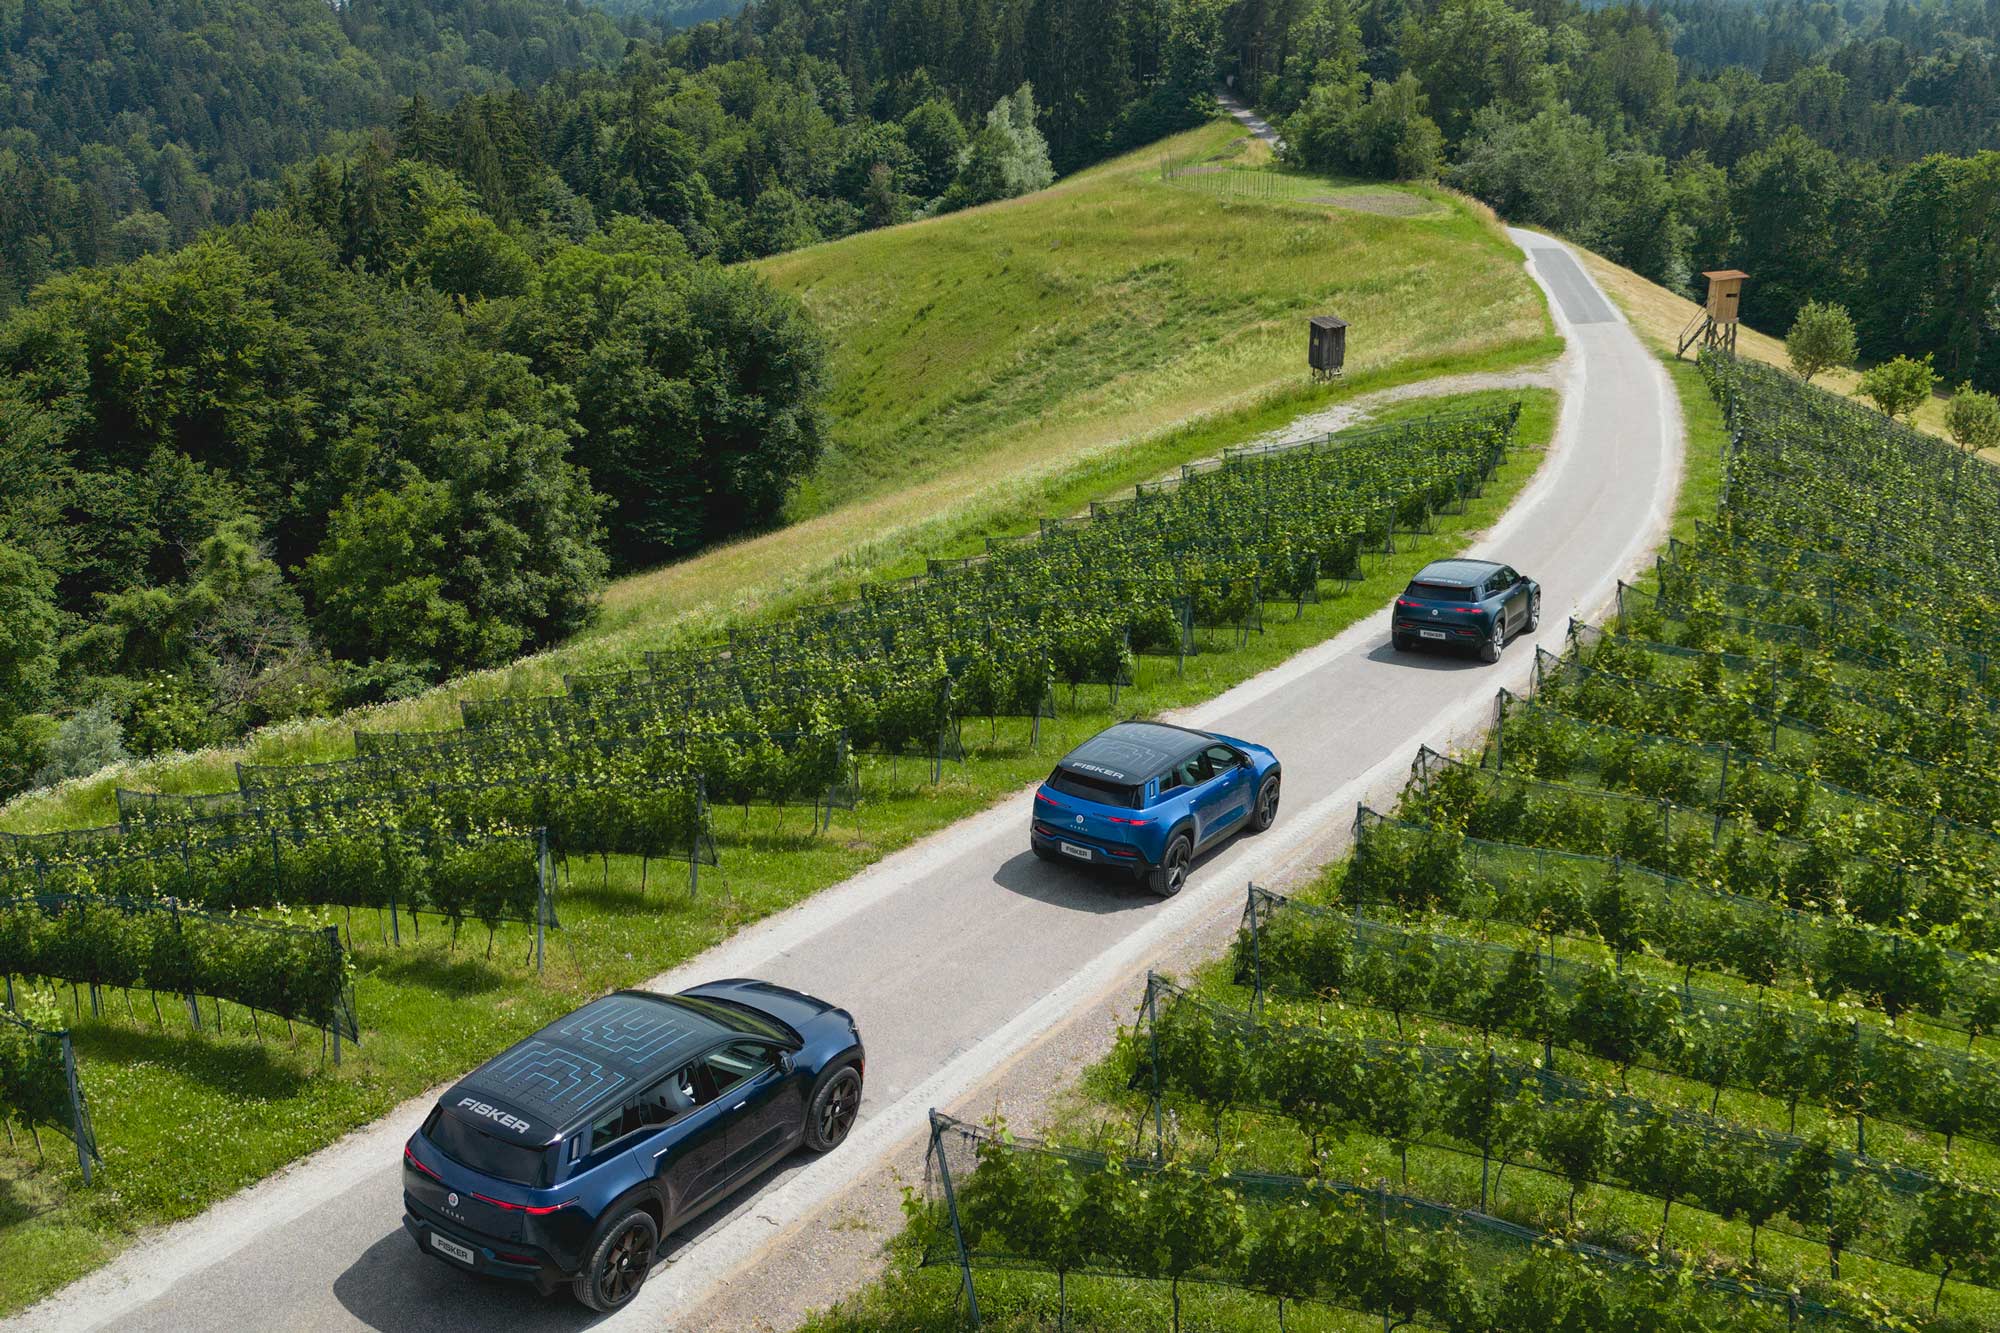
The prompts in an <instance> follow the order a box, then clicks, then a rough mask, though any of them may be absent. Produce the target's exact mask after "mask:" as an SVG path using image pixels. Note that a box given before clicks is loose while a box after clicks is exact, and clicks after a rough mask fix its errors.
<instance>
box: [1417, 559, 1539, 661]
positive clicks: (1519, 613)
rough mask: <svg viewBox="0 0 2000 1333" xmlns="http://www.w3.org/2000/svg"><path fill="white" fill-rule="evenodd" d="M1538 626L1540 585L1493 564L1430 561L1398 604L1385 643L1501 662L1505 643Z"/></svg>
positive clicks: (1522, 575)
mask: <svg viewBox="0 0 2000 1333" xmlns="http://www.w3.org/2000/svg"><path fill="white" fill-rule="evenodd" d="M1541 623H1542V585H1541V584H1539V583H1537V582H1535V581H1534V580H1533V579H1531V578H1529V577H1528V576H1527V575H1525V574H1521V573H1518V572H1517V571H1515V570H1514V569H1513V568H1512V567H1511V566H1509V565H1497V564H1495V563H1493V562H1492V561H1491V560H1433V561H1432V562H1431V563H1430V564H1428V565H1425V566H1424V567H1423V569H1422V570H1420V571H1419V572H1418V574H1417V576H1416V578H1414V579H1412V580H1410V586H1409V587H1407V588H1405V589H1404V590H1403V595H1402V596H1400V597H1398V598H1397V599H1396V609H1395V611H1393V612H1392V613H1391V616H1390V621H1389V642H1390V643H1391V644H1392V645H1393V646H1394V647H1395V648H1396V649H1397V650H1398V651H1399V652H1410V651H1411V650H1413V649H1416V648H1471V649H1474V650H1476V651H1477V652H1478V653H1479V655H1480V657H1482V658H1484V659H1485V660H1486V661H1488V662H1497V661H1499V660H1500V654H1501V653H1503V652H1505V651H1506V649H1507V641H1508V640H1509V639H1511V638H1513V637H1514V636H1515V635H1516V634H1520V633H1523V632H1528V631H1532V630H1534V629H1536V628H1538V627H1539V626H1540V625H1541Z"/></svg>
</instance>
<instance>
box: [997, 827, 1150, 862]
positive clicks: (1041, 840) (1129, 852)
mask: <svg viewBox="0 0 2000 1333" xmlns="http://www.w3.org/2000/svg"><path fill="white" fill-rule="evenodd" d="M1028 838H1029V841H1031V842H1032V843H1033V844H1034V845H1035V846H1036V847H1039V848H1041V849H1042V850H1043V851H1045V852H1048V853H1050V854H1051V855H1053V856H1054V857H1056V858H1057V859H1058V860H1063V861H1074V862H1076V863H1077V864H1078V865H1080V866H1081V865H1089V866H1100V867H1104V868H1107V869H1113V870H1122V871H1124V872H1125V873H1126V874H1128V875H1134V876H1138V875H1144V874H1146V872H1148V871H1150V870H1151V869H1152V868H1153V865H1152V863H1151V862H1150V861H1148V860H1147V859H1146V854H1145V853H1144V852H1142V851H1140V850H1139V849H1138V848H1137V847H1121V848H1118V849H1117V850H1116V851H1113V850H1111V849H1110V848H1109V847H1108V846H1106V845H1105V844H1102V843H1099V842H1096V841H1094V840H1092V839H1090V838H1085V837H1081V836H1077V835H1070V836H1064V835H1062V834H1060V833H1057V832H1056V831H1055V830H1054V829H1052V828H1050V827H1049V826H1047V825H1045V824H1043V822H1042V821H1041V820H1039V819H1037V820H1033V821H1031V822H1030V823H1029V825H1028ZM1072 849H1075V850H1072ZM1078 852H1082V853H1086V854H1085V855H1079V854H1078ZM1120 853H1124V854H1123V855H1121V854H1120Z"/></svg>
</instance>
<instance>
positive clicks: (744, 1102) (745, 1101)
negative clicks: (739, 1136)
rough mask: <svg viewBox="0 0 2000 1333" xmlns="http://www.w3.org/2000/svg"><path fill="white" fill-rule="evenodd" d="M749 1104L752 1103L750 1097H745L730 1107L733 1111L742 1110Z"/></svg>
mask: <svg viewBox="0 0 2000 1333" xmlns="http://www.w3.org/2000/svg"><path fill="white" fill-rule="evenodd" d="M749 1104H750V1099H749V1098H748V1097H745V1098H744V1099H743V1100H742V1101H740V1102H738V1103H736V1105H734V1106H732V1107H730V1108H729V1109H730V1110H732V1111H740V1110H742V1109H743V1108H744V1107H746V1106H748V1105H749Z"/></svg>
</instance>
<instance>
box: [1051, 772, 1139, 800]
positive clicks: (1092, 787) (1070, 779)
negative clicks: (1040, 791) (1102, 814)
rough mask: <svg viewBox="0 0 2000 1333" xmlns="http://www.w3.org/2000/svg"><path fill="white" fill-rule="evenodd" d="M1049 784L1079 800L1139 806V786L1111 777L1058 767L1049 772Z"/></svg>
mask: <svg viewBox="0 0 2000 1333" xmlns="http://www.w3.org/2000/svg"><path fill="white" fill-rule="evenodd" d="M1049 785H1050V786H1051V787H1054V788H1055V789H1056V790H1057V791H1059V792H1061V793H1062V794H1063V795H1065V796H1074V797H1076V798H1077V799H1078V800H1079V801H1096V802H1097V803H1098V804H1099V805H1122V806H1124V807H1125V808H1126V809H1128V810H1136V809H1138V808H1139V788H1137V787H1128V786H1126V785H1125V784H1124V783H1122V782H1113V781H1111V779H1109V778H1099V777H1093V776H1091V775H1090V774H1088V773H1072V772H1070V771H1069V770H1068V769H1066V768H1057V769H1056V771H1055V772H1053V773H1051V774H1049Z"/></svg>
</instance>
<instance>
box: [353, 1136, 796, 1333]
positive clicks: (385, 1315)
mask: <svg viewBox="0 0 2000 1333" xmlns="http://www.w3.org/2000/svg"><path fill="white" fill-rule="evenodd" d="M815 1160H816V1158H815V1157H814V1155H813V1154H812V1153H810V1152H806V1151H804V1150H803V1149H801V1150H800V1151H797V1152H794V1153H791V1154H790V1155H788V1156H786V1157H783V1158H781V1159H779V1160H778V1161H776V1162H774V1163H772V1164H771V1165H770V1166H768V1167H766V1168H764V1170H762V1171H760V1172H758V1173H757V1174H756V1175H755V1176H752V1177H751V1178H750V1179H749V1180H746V1181H745V1182H744V1183H743V1184H741V1185H739V1186H737V1187H736V1188H735V1189H734V1190H732V1191H730V1193H729V1194H728V1195H726V1196H724V1197H723V1198H722V1199H721V1200H720V1201H719V1202H717V1203H716V1204H715V1206H714V1207H712V1208H710V1209H708V1210H707V1211H706V1212H704V1213H703V1214H702V1215H701V1216H700V1217H698V1218H696V1219H695V1220H694V1221H692V1222H690V1223H688V1224H687V1225H686V1226H684V1227H681V1228H679V1229H677V1230H676V1231H674V1232H673V1233H672V1234H671V1235H669V1236H668V1237H667V1238H666V1240H665V1241H664V1242H662V1244H661V1246H660V1253H659V1256H658V1257H657V1258H656V1259H655V1260H654V1262H653V1268H652V1271H651V1273H650V1274H649V1275H648V1278H647V1280H648V1281H649V1282H650V1281H657V1280H659V1278H660V1276H661V1275H662V1274H663V1273H665V1272H666V1271H667V1269H668V1268H670V1267H671V1266H672V1263H673V1260H674V1259H676V1258H677V1257H679V1256H680V1255H681V1254H684V1253H686V1252H687V1250H688V1249H689V1248H690V1247H691V1246H693V1245H696V1244H699V1243H700V1241H701V1239H702V1238H703V1237H704V1236H706V1235H707V1234H708V1233H709V1232H710V1231H713V1230H717V1229H719V1228H721V1227H722V1226H724V1225H725V1224H727V1223H729V1222H731V1221H733V1220H735V1218H736V1216H737V1214H738V1213H739V1212H740V1211H742V1210H743V1209H744V1208H746V1207H747V1206H750V1205H752V1204H753V1203H754V1201H755V1200H756V1198H757V1197H758V1196H759V1195H760V1194H762V1193H763V1192H764V1191H766V1190H768V1189H770V1188H771V1187H772V1186H773V1185H776V1184H778V1183H780V1182H781V1181H782V1180H783V1179H784V1178H785V1177H786V1176H787V1175H790V1174H791V1173H792V1172H794V1171H797V1170H799V1169H801V1168H803V1167H805V1166H807V1165H809V1164H810V1163H812V1162H813V1161H815ZM333 1295H334V1299H335V1300H337V1301H339V1302H340V1304H341V1307H342V1308H343V1309H345V1310H346V1311H347V1312H348V1313H349V1314H350V1315H352V1316H354V1318H355V1319H357V1320H359V1321H360V1322H361V1323H363V1324H366V1325H367V1326H368V1327H370V1328H373V1329H378V1330H380V1333H414V1331H415V1330H418V1329H421V1330H424V1333H451V1330H455V1329H466V1330H478V1333H491V1331H492V1330H493V1329H496V1328H504V1329H506V1330H507V1331H508V1333H575V1331H576V1330H580V1329H586V1328H590V1327H592V1326H593V1325H595V1324H597V1323H598V1322H599V1321H601V1320H602V1319H604V1318H605V1316H603V1315H600V1314H597V1313H595V1312H593V1311H591V1310H587V1309H585V1308H584V1307H583V1306H582V1305H580V1304H578V1303H577V1301H576V1300H575V1299H573V1298H572V1297H571V1295H570V1293H569V1290H568V1288H563V1289H561V1290H558V1291H557V1292H555V1294H553V1295H550V1296H543V1295H541V1294H540V1293H539V1292H537V1291H536V1290H535V1288H534V1286H533V1285H532V1284H530V1283H526V1282H510V1281H506V1280H503V1279H499V1278H484V1277H478V1276H475V1275H474V1274H471V1273H463V1272H458V1271H456V1270H454V1269H453V1268H452V1267H451V1266H450V1265H449V1264H447V1263H446V1262H444V1261H443V1260H441V1259H432V1258H430V1257H429V1256H428V1255H425V1254H422V1253H420V1252H419V1251H418V1249H417V1246H416V1243H415V1242H414V1241H412V1240H411V1239H410V1235H409V1233H408V1232H407V1231H405V1230H403V1228H402V1227H400V1226H399V1227H397V1228H396V1229H395V1230H394V1231H393V1232H390V1233H389V1234H388V1235H385V1236H383V1237H382V1239H380V1240H378V1241H376V1242H375V1243H374V1244H373V1245H371V1246H369V1247H368V1249H367V1250H366V1251H365V1252H364V1253H363V1254H362V1256H361V1257H360V1258H359V1259H357V1260H355V1261H354V1263H353V1264H351V1265H349V1266H348V1269H347V1271H346V1272H344V1273H342V1274H341V1275H340V1276H339V1277H337V1278H335V1279H334V1281H333Z"/></svg>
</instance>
